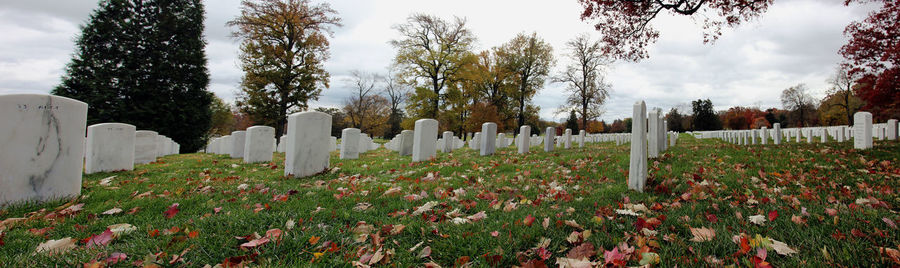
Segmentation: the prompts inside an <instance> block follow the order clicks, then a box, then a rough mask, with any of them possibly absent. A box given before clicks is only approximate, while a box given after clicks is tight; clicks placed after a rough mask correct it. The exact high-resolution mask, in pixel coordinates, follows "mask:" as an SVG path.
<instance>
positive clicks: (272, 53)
mask: <svg viewBox="0 0 900 268" xmlns="http://www.w3.org/2000/svg"><path fill="white" fill-rule="evenodd" d="M336 14H337V12H336V11H334V9H332V8H331V6H330V5H328V4H327V3H321V4H316V5H314V4H312V3H310V1H309V0H245V1H243V2H241V15H239V16H238V17H237V18H235V19H234V20H232V21H229V22H228V24H227V25H228V26H231V27H234V28H235V30H234V32H233V33H232V35H233V36H234V37H235V38H238V39H240V40H241V48H240V49H241V52H240V59H241V69H242V70H243V71H244V76H243V77H242V79H241V89H240V90H241V92H240V95H239V96H238V100H237V105H238V107H240V109H241V110H242V111H243V112H245V113H247V114H249V115H250V116H251V117H252V118H253V119H254V120H255V121H257V122H258V123H262V124H265V125H269V126H274V127H275V133H276V135H278V136H280V135H282V134H283V133H284V128H285V124H286V123H287V116H288V114H289V113H291V112H296V111H302V110H306V109H307V108H308V103H309V101H310V100H317V99H318V98H319V95H321V94H322V89H323V88H327V87H328V83H329V79H330V74H329V73H328V72H327V71H326V70H325V66H324V63H325V61H326V60H328V58H329V56H330V54H329V51H328V49H329V41H328V37H329V36H331V35H332V28H333V27H339V26H341V23H340V22H341V19H340V18H338V17H336Z"/></svg>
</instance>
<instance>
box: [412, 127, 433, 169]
mask: <svg viewBox="0 0 900 268" xmlns="http://www.w3.org/2000/svg"><path fill="white" fill-rule="evenodd" d="M437 134H438V121H437V120H434V119H419V120H416V124H415V132H413V152H412V161H413V162H419V161H426V160H428V159H431V158H433V157H435V156H436V155H437Z"/></svg>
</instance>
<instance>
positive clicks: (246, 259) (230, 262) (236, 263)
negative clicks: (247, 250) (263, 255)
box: [222, 253, 259, 267]
mask: <svg viewBox="0 0 900 268" xmlns="http://www.w3.org/2000/svg"><path fill="white" fill-rule="evenodd" d="M256 256H259V253H253V254H250V255H243V256H234V257H229V258H227V259H225V260H224V261H222V267H242V266H243V264H246V263H253V262H256Z"/></svg>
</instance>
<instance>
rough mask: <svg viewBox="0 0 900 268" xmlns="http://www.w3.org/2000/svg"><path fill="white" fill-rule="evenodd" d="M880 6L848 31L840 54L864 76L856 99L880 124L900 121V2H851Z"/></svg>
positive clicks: (859, 83) (863, 0)
mask: <svg viewBox="0 0 900 268" xmlns="http://www.w3.org/2000/svg"><path fill="white" fill-rule="evenodd" d="M853 2H861V3H869V2H877V3H879V4H881V7H880V8H879V9H877V10H875V11H873V12H871V13H869V16H868V17H867V18H866V19H865V20H863V21H858V22H853V23H851V24H850V25H848V26H847V28H845V29H844V35H846V36H848V37H849V39H850V40H849V41H848V42H847V44H845V45H844V46H843V47H841V50H840V53H841V55H842V56H843V57H844V60H845V64H846V65H847V66H849V68H850V70H849V71H850V72H851V73H854V74H857V75H859V76H860V78H858V79H857V80H856V81H855V82H857V84H858V85H859V86H858V87H857V88H856V89H855V91H856V95H857V96H858V97H859V98H860V99H862V100H863V101H864V102H865V106H863V109H865V110H867V111H870V112H872V115H873V117H874V119H875V120H876V121H883V120H885V119H888V118H897V117H900V104H898V103H900V49H898V47H900V16H897V14H900V2H897V1H895V0H884V1H880V0H847V1H845V3H847V4H848V5H849V4H850V3H853Z"/></svg>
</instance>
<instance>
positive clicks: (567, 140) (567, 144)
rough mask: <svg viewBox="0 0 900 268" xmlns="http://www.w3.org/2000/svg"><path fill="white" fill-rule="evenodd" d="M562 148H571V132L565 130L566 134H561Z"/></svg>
mask: <svg viewBox="0 0 900 268" xmlns="http://www.w3.org/2000/svg"><path fill="white" fill-rule="evenodd" d="M563 148H565V149H571V148H572V130H571V129H568V128H567V129H566V132H563Z"/></svg>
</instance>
